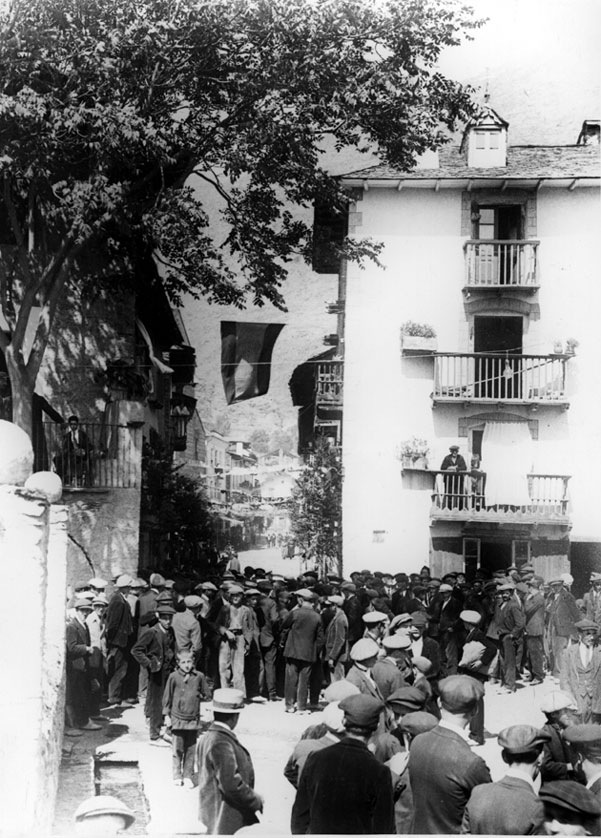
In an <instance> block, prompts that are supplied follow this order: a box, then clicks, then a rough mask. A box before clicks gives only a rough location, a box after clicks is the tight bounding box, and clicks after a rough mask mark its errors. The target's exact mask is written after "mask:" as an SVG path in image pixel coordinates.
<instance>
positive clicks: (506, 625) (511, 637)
mask: <svg viewBox="0 0 601 838" xmlns="http://www.w3.org/2000/svg"><path fill="white" fill-rule="evenodd" d="M498 590H499V591H500V594H501V601H500V602H498V603H497V606H496V609H495V616H494V620H495V622H496V625H497V629H498V632H499V643H500V645H501V654H502V664H501V667H502V672H503V685H504V686H505V689H506V690H507V692H510V693H514V692H515V690H516V686H515V682H516V678H517V648H518V646H519V643H520V641H521V638H522V634H523V631H524V625H525V622H526V620H525V617H524V612H523V610H522V606H521V603H520V602H518V600H517V599H516V597H515V585H514V584H513V582H507V583H506V584H505V585H500V586H499V588H498Z"/></svg>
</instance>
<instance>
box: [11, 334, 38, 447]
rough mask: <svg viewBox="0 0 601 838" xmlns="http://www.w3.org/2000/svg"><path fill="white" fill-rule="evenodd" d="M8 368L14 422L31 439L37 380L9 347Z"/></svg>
mask: <svg viewBox="0 0 601 838" xmlns="http://www.w3.org/2000/svg"><path fill="white" fill-rule="evenodd" d="M5 358H6V368H7V370H8V376H9V378H10V388H11V395H12V405H13V422H14V423H15V425H18V426H19V427H20V428H22V429H23V430H24V431H25V433H27V434H28V436H29V438H30V439H32V438H33V437H32V434H33V391H34V388H35V378H34V377H33V376H31V375H30V374H28V372H27V368H26V367H25V364H23V363H22V362H19V361H18V360H17V359H16V358H15V356H14V352H13V348H12V346H9V347H8V349H7V350H6V352H5Z"/></svg>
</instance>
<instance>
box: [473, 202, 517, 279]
mask: <svg viewBox="0 0 601 838" xmlns="http://www.w3.org/2000/svg"><path fill="white" fill-rule="evenodd" d="M473 217H474V219H475V221H474V225H473V230H472V233H473V236H474V238H475V239H476V240H477V241H479V242H481V243H484V244H482V245H481V246H480V248H479V249H478V255H479V261H480V266H479V267H480V270H481V272H482V273H483V274H484V275H485V276H488V277H493V278H494V280H493V284H496V285H511V284H513V283H515V281H516V268H517V262H518V258H519V248H518V247H517V246H516V242H518V241H520V240H521V239H522V238H523V235H524V227H523V220H522V219H523V212H522V207H521V206H520V205H515V204H510V205H507V206H492V207H491V206H475V207H474V215H473ZM486 242H490V245H486V244H485V243H486Z"/></svg>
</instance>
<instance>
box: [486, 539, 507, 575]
mask: <svg viewBox="0 0 601 838" xmlns="http://www.w3.org/2000/svg"><path fill="white" fill-rule="evenodd" d="M510 565H511V541H481V542H480V567H481V568H482V569H483V570H485V571H487V572H488V573H489V574H492V573H494V571H495V570H505V569H506V568H508V567H509V566H510Z"/></svg>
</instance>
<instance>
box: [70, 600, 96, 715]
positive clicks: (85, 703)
mask: <svg viewBox="0 0 601 838" xmlns="http://www.w3.org/2000/svg"><path fill="white" fill-rule="evenodd" d="M73 610H74V612H75V616H74V617H73V619H71V620H70V621H69V622H68V623H67V628H66V641H67V701H66V703H67V716H68V718H69V722H70V725H71V727H74V728H81V729H82V730H100V727H101V725H98V724H96V723H95V722H93V721H91V720H90V672H89V661H90V655H91V654H92V646H91V644H90V630H89V629H88V627H87V625H86V617H87V616H88V614H91V613H92V603H91V602H90V600H88V599H79V600H75V603H74V605H73Z"/></svg>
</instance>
